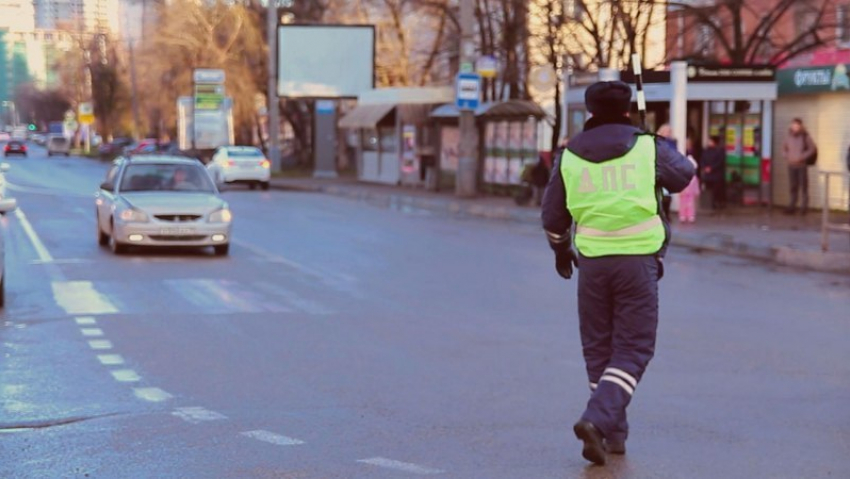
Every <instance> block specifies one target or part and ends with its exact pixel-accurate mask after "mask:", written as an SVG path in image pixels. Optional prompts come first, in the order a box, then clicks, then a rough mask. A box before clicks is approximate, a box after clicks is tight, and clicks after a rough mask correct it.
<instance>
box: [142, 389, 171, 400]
mask: <svg viewBox="0 0 850 479" xmlns="http://www.w3.org/2000/svg"><path fill="white" fill-rule="evenodd" d="M133 394H135V395H136V397H137V398H139V399H142V400H144V401H150V402H163V401H168V400H169V399H171V398H173V397H174V396H172V395H171V394H168V393H167V392H165V391H163V390H162V389H160V388H134V389H133Z"/></svg>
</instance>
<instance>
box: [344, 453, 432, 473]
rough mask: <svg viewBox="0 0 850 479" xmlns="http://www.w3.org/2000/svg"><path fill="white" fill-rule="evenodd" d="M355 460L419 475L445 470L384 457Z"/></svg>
mask: <svg viewBox="0 0 850 479" xmlns="http://www.w3.org/2000/svg"><path fill="white" fill-rule="evenodd" d="M357 462H360V463H363V464H370V465H372V466H378V467H385V468H387V469H395V470H396V471H404V472H409V473H411V474H419V475H423V476H426V475H433V474H442V473H444V472H446V471H442V470H440V469H431V468H430V467H425V466H420V465H418V464H411V463H409V462H401V461H396V460H393V459H387V458H385V457H372V458H369V459H360V460H358V461H357Z"/></svg>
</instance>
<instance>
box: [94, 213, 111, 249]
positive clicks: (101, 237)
mask: <svg viewBox="0 0 850 479" xmlns="http://www.w3.org/2000/svg"><path fill="white" fill-rule="evenodd" d="M94 220H95V227H96V228H97V244H99V245H100V246H106V245H108V244H109V235H108V234H106V233H104V232H103V230H102V229H101V228H100V217H99V216H97V215H95V217H94Z"/></svg>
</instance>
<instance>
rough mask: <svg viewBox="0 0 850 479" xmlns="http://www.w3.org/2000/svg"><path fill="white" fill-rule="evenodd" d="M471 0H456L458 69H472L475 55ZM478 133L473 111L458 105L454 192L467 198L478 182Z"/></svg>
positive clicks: (468, 70)
mask: <svg viewBox="0 0 850 479" xmlns="http://www.w3.org/2000/svg"><path fill="white" fill-rule="evenodd" d="M472 9H473V2H471V1H461V2H460V26H461V40H460V72H461V74H463V73H472V71H473V67H472V65H473V62H474V58H473V57H474V55H475V44H474V43H473V29H474V24H473V20H474V18H473V10H472ZM477 143H478V133H477V131H476V128H475V112H474V110H472V109H465V108H462V109H460V144H459V145H458V165H457V181H456V183H455V194H456V195H457V196H460V197H465V198H469V197H472V196H475V193H476V189H477V183H478V161H477V156H478V155H477V154H476V150H477Z"/></svg>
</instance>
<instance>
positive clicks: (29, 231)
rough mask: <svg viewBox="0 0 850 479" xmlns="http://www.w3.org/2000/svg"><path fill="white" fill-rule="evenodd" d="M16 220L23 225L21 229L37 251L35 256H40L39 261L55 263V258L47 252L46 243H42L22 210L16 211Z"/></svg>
mask: <svg viewBox="0 0 850 479" xmlns="http://www.w3.org/2000/svg"><path fill="white" fill-rule="evenodd" d="M15 218H17V219H18V221H19V222H20V223H21V228H23V229H24V233H26V235H27V238H29V240H30V243H32V247H33V249H35V254H37V255H38V259H39V261H41V262H43V263H51V262H53V256H51V255H50V252H49V251H47V247H45V246H44V243H42V242H41V238H39V237H38V234H36V232H35V230H34V229H33V228H32V225H31V224H30V222H29V220H28V219H27V215H25V214H24V212H23V210H21V209H20V208H18V209H16V210H15Z"/></svg>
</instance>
